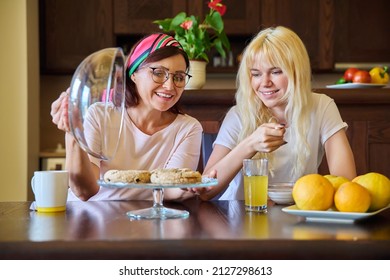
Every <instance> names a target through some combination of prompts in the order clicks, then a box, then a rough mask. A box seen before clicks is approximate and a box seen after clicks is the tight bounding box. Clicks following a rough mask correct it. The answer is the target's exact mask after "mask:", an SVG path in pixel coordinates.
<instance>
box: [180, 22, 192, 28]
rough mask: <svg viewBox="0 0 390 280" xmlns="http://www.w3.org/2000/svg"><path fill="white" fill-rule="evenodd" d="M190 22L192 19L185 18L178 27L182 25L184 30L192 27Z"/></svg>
mask: <svg viewBox="0 0 390 280" xmlns="http://www.w3.org/2000/svg"><path fill="white" fill-rule="evenodd" d="M192 23H193V22H192V20H186V21H183V22H182V23H181V24H180V27H182V28H183V29H185V30H189V29H190V28H191V27H192Z"/></svg>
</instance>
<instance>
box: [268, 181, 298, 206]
mask: <svg viewBox="0 0 390 280" xmlns="http://www.w3.org/2000/svg"><path fill="white" fill-rule="evenodd" d="M293 186H294V183H292V182H286V183H271V184H269V186H268V196H269V198H270V199H271V200H272V201H274V202H275V203H276V204H294V199H293V197H292V189H293Z"/></svg>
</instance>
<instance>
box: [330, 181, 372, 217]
mask: <svg viewBox="0 0 390 280" xmlns="http://www.w3.org/2000/svg"><path fill="white" fill-rule="evenodd" d="M334 204H335V205H336V208H337V210H339V211H340V212H359V213H364V212H367V210H368V208H369V207H370V204H371V195H370V192H369V191H368V190H367V189H366V188H365V187H363V186H362V185H360V184H358V183H354V182H346V183H344V184H342V185H341V186H340V187H339V188H338V189H337V191H336V193H335V195H334Z"/></svg>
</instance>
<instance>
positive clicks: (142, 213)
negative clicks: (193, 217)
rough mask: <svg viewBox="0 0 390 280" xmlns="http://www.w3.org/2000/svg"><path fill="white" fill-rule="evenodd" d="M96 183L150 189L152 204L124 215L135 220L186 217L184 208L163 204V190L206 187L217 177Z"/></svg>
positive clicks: (99, 181) (215, 182)
mask: <svg viewBox="0 0 390 280" xmlns="http://www.w3.org/2000/svg"><path fill="white" fill-rule="evenodd" d="M98 184H99V185H100V186H102V187H107V188H139V189H152V191H153V206H152V207H149V208H145V209H140V210H133V211H129V212H127V213H126V215H127V216H128V217H129V218H131V219H135V220H141V219H149V220H151V219H161V220H164V219H177V218H182V219H185V218H188V217H189V215H190V213H189V212H188V211H186V210H178V209H172V208H167V207H165V206H164V205H163V200H164V190H165V189H170V188H207V187H212V186H215V185H217V184H218V181H217V179H214V178H207V177H203V178H202V182H200V183H194V184H141V183H128V184H126V183H107V182H105V181H103V180H98Z"/></svg>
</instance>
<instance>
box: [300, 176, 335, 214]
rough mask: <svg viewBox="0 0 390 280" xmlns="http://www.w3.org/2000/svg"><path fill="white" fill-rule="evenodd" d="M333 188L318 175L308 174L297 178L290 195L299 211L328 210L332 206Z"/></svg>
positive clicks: (326, 180)
mask: <svg viewBox="0 0 390 280" xmlns="http://www.w3.org/2000/svg"><path fill="white" fill-rule="evenodd" d="M334 192H335V190H334V187H333V185H332V184H331V183H330V181H329V180H328V179H326V178H325V177H324V176H322V175H319V174H308V175H305V176H302V177H301V178H299V179H298V180H297V181H296V182H295V184H294V187H293V191H292V195H293V198H294V201H295V204H296V206H297V207H298V208H299V209H301V210H328V209H329V208H330V207H331V206H332V205H333V196H334Z"/></svg>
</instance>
